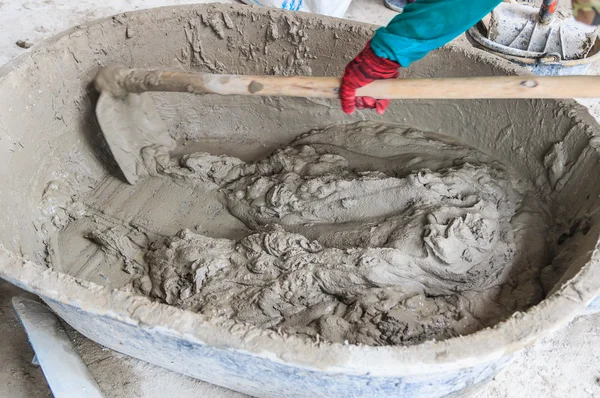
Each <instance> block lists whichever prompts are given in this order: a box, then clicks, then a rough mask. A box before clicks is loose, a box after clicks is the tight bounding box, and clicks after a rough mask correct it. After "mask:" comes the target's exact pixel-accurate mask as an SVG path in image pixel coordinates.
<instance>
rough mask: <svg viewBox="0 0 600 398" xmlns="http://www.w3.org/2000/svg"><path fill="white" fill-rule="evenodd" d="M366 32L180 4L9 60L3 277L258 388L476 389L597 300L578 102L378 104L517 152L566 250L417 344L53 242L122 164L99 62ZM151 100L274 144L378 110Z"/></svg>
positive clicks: (287, 57)
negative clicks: (260, 309)
mask: <svg viewBox="0 0 600 398" xmlns="http://www.w3.org/2000/svg"><path fill="white" fill-rule="evenodd" d="M371 33H372V27H370V26H367V25H362V24H358V23H353V22H349V21H343V20H336V19H328V18H322V17H318V16H312V15H305V14H290V13H284V12H276V11H265V10H259V9H257V10H255V9H251V8H247V7H233V6H192V7H173V8H162V9H154V10H148V11H139V12H134V13H129V14H124V15H118V16H115V17H113V18H111V19H107V20H103V21H99V22H97V23H93V24H90V25H86V26H78V27H76V28H74V29H73V30H71V31H68V32H66V33H64V34H62V35H60V36H58V37H56V38H54V39H52V40H50V41H48V42H45V43H43V44H41V45H39V46H38V47H37V48H35V49H33V51H31V52H30V53H28V54H26V55H24V56H22V57H20V58H19V59H17V60H15V61H14V62H12V63H10V64H8V65H6V66H4V67H3V68H1V69H0V92H1V93H2V97H1V98H0V153H2V156H1V158H0V159H1V160H0V164H1V166H0V184H1V186H2V187H3V194H2V196H1V197H0V204H1V205H2V206H3V208H4V209H5V211H4V212H3V213H2V216H1V217H2V218H1V220H2V227H1V228H0V276H1V277H2V278H5V279H7V280H8V281H10V282H12V283H15V284H17V285H18V286H20V287H22V288H24V289H26V290H29V291H31V292H33V293H35V294H38V295H39V296H40V297H42V299H43V300H44V301H46V302H47V303H48V305H50V307H51V308H52V309H54V310H55V311H56V312H57V313H58V314H59V315H60V316H61V317H62V318H63V319H64V320H65V321H66V322H68V323H69V324H70V325H72V326H73V327H74V328H75V329H77V330H78V331H79V332H81V333H82V334H84V335H85V336H87V337H89V338H91V339H93V340H95V341H97V342H99V343H101V344H103V345H105V346H107V347H109V348H112V349H114V350H117V351H120V352H122V353H125V354H128V355H131V356H133V357H136V358H139V359H142V360H145V361H148V362H150V363H153V364H156V365H159V366H163V367H165V368H168V369H171V370H174V371H177V372H180V373H183V374H186V375H189V376H191V377H195V378H198V379H202V380H205V381H208V382H211V383H214V384H218V385H221V386H224V387H227V388H230V389H233V390H237V391H241V392H244V393H248V394H251V395H254V396H260V397H277V396H285V397H308V396H323V397H326V396H327V397H329V396H364V397H375V396H410V397H439V396H447V395H451V394H467V393H468V392H469V391H471V390H472V389H475V388H477V387H478V386H480V385H481V384H482V383H484V382H485V381H486V380H489V379H490V378H491V377H493V376H494V375H495V374H496V373H497V372H498V371H500V370H501V369H502V368H503V367H504V366H506V365H508V364H509V362H510V360H511V358H512V357H513V356H514V354H515V353H516V352H518V351H520V350H522V349H523V348H525V347H527V346H529V345H532V344H534V343H535V342H536V341H537V340H539V339H540V338H543V337H545V336H547V335H549V334H550V333H553V332H556V331H558V330H560V328H562V327H564V326H565V325H567V324H568V323H569V322H570V321H572V320H573V319H574V318H575V317H576V316H579V315H581V314H584V313H585V311H586V308H587V310H588V311H591V310H593V306H594V303H593V300H594V297H595V296H596V295H597V293H598V291H599V290H600V253H599V250H598V247H599V246H598V241H599V240H598V237H599V236H600V226H599V224H598V219H599V217H600V212H596V209H598V208H599V207H600V183H599V180H598V170H599V169H600V149H599V148H600V135H599V131H600V130H599V128H598V125H597V123H596V122H595V121H594V120H593V118H592V117H591V116H590V115H589V114H588V113H587V112H586V111H585V110H584V109H583V108H582V107H580V106H578V105H577V104H576V103H575V102H573V101H551V100H544V101H541V100H540V101H537V100H534V101H529V100H519V101H398V102H394V103H393V104H392V106H391V107H390V110H389V111H388V112H387V113H386V114H385V116H383V118H382V120H383V121H386V122H391V123H402V124H405V125H411V126H415V127H418V128H421V129H424V130H428V131H436V132H443V133H444V134H447V135H451V136H454V137H456V138H458V139H460V140H461V141H463V142H465V143H467V144H470V145H472V146H475V147H477V148H478V149H480V150H482V151H484V152H488V153H490V154H492V155H493V156H495V157H496V158H498V159H499V160H501V161H503V162H504V163H506V164H510V165H512V166H513V168H514V169H515V170H517V171H519V172H520V173H521V174H522V175H524V176H527V177H528V178H529V179H530V180H531V181H532V182H533V183H534V184H535V186H536V187H537V189H539V192H540V195H542V196H543V197H545V198H547V201H548V203H549V204H550V205H551V211H552V213H553V216H554V218H555V219H556V220H560V222H559V221H557V222H556V225H555V226H554V227H555V229H556V230H557V231H559V232H561V233H559V234H558V235H559V236H560V238H559V239H558V242H557V245H556V255H557V256H563V258H564V256H566V258H568V260H569V261H568V264H569V267H568V268H565V269H561V270H557V273H558V274H559V276H560V277H559V278H558V282H557V284H556V288H555V289H552V291H549V292H548V295H547V297H546V299H544V300H543V301H542V302H541V303H540V304H539V305H537V306H535V307H533V308H531V309H529V310H528V311H526V312H524V313H518V314H515V315H513V316H512V317H511V318H510V319H508V320H507V321H505V322H502V323H500V324H498V325H497V326H495V327H493V328H490V329H486V330H482V331H480V332H477V333H474V334H472V335H468V336H463V337H458V338H453V339H449V340H446V341H443V342H433V341H432V342H427V343H423V344H420V345H416V346H411V347H366V346H352V345H343V344H327V343H319V344H311V343H307V342H306V341H304V340H301V339H298V338H295V337H289V336H282V335H279V334H277V333H276V332H271V331H264V330H259V329H257V328H254V327H250V326H244V325H240V324H235V323H234V322H232V321H228V320H222V319H206V318H205V317H204V316H202V315H200V314H196V313H192V312H188V311H183V310H180V309H177V308H175V307H171V306H167V305H163V304H160V303H156V302H152V301H151V300H150V299H148V298H146V297H143V296H140V295H135V294H133V293H131V292H130V291H128V290H126V289H117V288H119V287H123V286H124V284H125V282H126V277H125V276H123V277H122V278H121V279H120V280H119V282H120V283H113V282H109V280H114V278H113V279H110V278H106V275H107V274H108V273H109V271H110V272H116V274H119V272H121V270H117V271H114V270H112V271H111V270H109V268H110V264H105V266H98V267H96V268H94V269H91V270H89V269H86V270H84V271H85V272H84V271H83V270H82V269H80V268H77V267H64V266H61V262H60V253H56V252H53V250H52V247H53V245H52V239H53V236H55V234H54V233H55V232H56V230H57V229H59V228H60V227H61V225H62V222H61V220H62V218H63V217H65V216H70V215H72V214H69V212H73V211H74V209H72V208H70V207H69V206H68V204H69V203H71V202H72V201H73V200H76V199H77V198H79V197H82V196H85V195H86V194H87V193H88V192H89V191H90V190H91V189H92V187H94V186H97V185H98V184H99V183H100V182H101V181H103V180H104V179H106V178H107V176H108V175H117V174H118V170H116V168H115V166H114V162H113V161H112V159H111V156H110V153H109V152H108V150H107V148H106V145H105V143H104V141H103V140H102V134H101V132H100V131H99V129H98V126H97V123H96V121H95V119H94V116H93V109H94V104H95V100H96V99H97V94H96V93H95V92H94V90H93V88H92V87H91V81H92V79H93V77H94V75H95V73H96V72H97V70H98V68H99V67H100V66H102V65H106V64H108V63H112V62H121V63H124V64H126V65H129V66H136V67H173V68H179V69H185V70H197V71H205V72H217V73H240V74H273V73H275V74H304V75H306V74H312V75H315V76H326V75H339V74H340V73H341V71H342V70H343V67H344V65H345V64H346V62H347V61H348V60H349V59H350V58H352V56H353V55H354V54H355V53H357V52H358V51H359V50H360V49H361V47H362V46H363V45H364V43H365V41H366V40H367V39H368V38H369V37H370V35H371ZM332 43H333V45H332ZM403 72H404V75H405V76H408V77H457V76H477V75H481V76H483V75H505V74H517V73H519V70H518V69H515V68H514V67H513V66H510V65H509V64H505V63H502V62H501V61H496V60H494V59H493V58H489V57H488V56H487V55H486V54H483V53H481V52H477V51H476V50H470V49H464V48H462V47H460V46H450V47H447V48H444V49H442V50H439V51H437V52H435V53H433V54H431V55H430V56H428V57H427V58H426V59H425V60H423V61H421V62H419V63H417V64H415V65H414V66H413V67H411V68H410V69H409V70H407V71H403ZM155 99H156V101H157V104H158V107H159V110H160V112H161V114H162V116H163V118H164V119H165V121H166V123H167V125H169V126H170V129H171V131H170V132H171V133H172V134H173V135H174V136H175V137H176V138H177V140H178V141H179V142H180V143H182V144H184V143H187V144H190V145H191V143H193V142H195V141H198V140H200V139H206V138H210V139H214V140H219V139H222V140H225V139H227V140H230V139H232V138H233V139H237V140H239V141H240V142H245V141H246V140H247V141H250V142H253V143H259V144H260V145H259V147H260V148H262V150H264V151H268V150H269V149H272V148H276V147H278V146H281V145H284V144H286V143H288V142H289V141H290V140H291V139H293V138H294V137H296V136H297V135H299V134H302V133H304V132H306V131H308V130H310V129H312V128H317V127H323V126H326V125H330V124H334V123H351V122H355V121H357V120H365V119H379V118H380V117H379V116H376V115H374V114H373V113H368V112H364V113H358V114H356V115H354V116H346V115H344V114H343V113H342V112H341V111H340V110H339V107H338V105H337V104H336V103H335V101H325V100H304V99H281V98H265V99H259V98H237V97H216V96H192V95H188V94H166V95H162V94H161V95H156V96H155ZM275 132H277V134H275ZM123 189H125V188H123ZM67 210H68V211H67ZM75 210H76V209H75ZM107 216H110V215H107ZM175 227H176V226H175ZM549 233H550V232H549ZM50 265H51V267H50ZM590 303H591V306H590Z"/></svg>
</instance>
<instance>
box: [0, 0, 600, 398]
mask: <svg viewBox="0 0 600 398" xmlns="http://www.w3.org/2000/svg"><path fill="white" fill-rule="evenodd" d="M208 2H210V1H193V0H170V1H169V0H124V1H123V0H106V1H104V2H101V3H102V4H99V2H97V1H91V0H0V65H2V64H4V63H5V62H8V61H9V60H10V59H12V58H14V57H15V56H18V55H19V54H21V53H23V52H24V51H26V50H24V49H22V48H20V47H18V46H17V45H16V44H15V43H16V41H17V40H26V41H28V42H31V43H33V44H37V43H39V42H40V41H41V40H43V39H45V38H47V37H49V36H51V35H53V34H55V33H58V32H60V31H62V30H64V29H67V28H69V27H70V26H72V25H76V24H81V23H84V22H86V21H90V20H94V19H97V18H101V17H105V16H109V15H112V14H115V13H118V12H122V11H126V10H135V9H141V8H149V7H155V6H162V5H175V4H189V3H208ZM222 2H224V3H235V2H236V1H235V0H226V1H222ZM393 15H394V14H393V13H392V12H390V11H389V10H387V9H386V8H385V7H384V6H383V5H382V4H381V0H355V1H354V2H353V5H352V6H351V8H350V10H349V12H348V14H347V17H349V18H352V19H357V20H361V21H365V22H372V23H379V24H384V23H385V22H386V21H387V20H389V19H390V18H391V17H392V16H393ZM594 69H597V68H594ZM585 104H586V105H587V106H589V107H590V108H591V109H592V110H593V113H594V114H596V116H597V117H598V113H599V112H597V111H598V110H600V101H586V103H585ZM24 294H25V293H24V292H22V291H21V290H19V289H17V288H16V287H13V286H11V285H9V284H7V283H6V282H4V281H0V336H2V339H0V397H15V398H17V397H31V398H39V397H49V396H51V395H50V392H49V390H48V387H47V385H46V382H45V379H44V377H43V375H42V372H41V370H40V369H39V368H37V367H35V366H33V365H31V359H32V357H33V352H32V350H31V348H30V346H29V344H28V342H27V339H26V336H25V333H24V332H23V330H22V328H21V326H20V324H19V322H18V320H17V319H16V315H15V314H14V311H13V309H12V305H11V298H12V297H13V296H15V295H24ZM70 334H71V336H72V338H73V340H74V341H75V343H76V346H77V347H78V349H79V351H80V353H81V355H82V357H83V359H84V361H85V362H86V364H87V365H88V366H89V368H90V370H91V372H92V374H93V375H94V377H95V378H96V379H97V380H98V383H99V384H100V387H101V388H102V390H103V391H104V392H105V394H106V396H107V397H148V398H152V397H164V396H178V397H241V396H242V395H241V394H237V393H234V392H231V391H227V390H224V389H221V388H219V387H214V386H211V385H209V384H206V383H202V382H199V381H196V380H193V379H190V378H188V377H185V376H181V375H178V374H175V373H172V372H169V371H166V370H163V369H161V368H157V367H155V366H152V365H149V364H146V363H144V362H140V361H137V360H134V359H131V358H129V357H126V356H124V355H121V354H118V353H115V352H113V351H110V350H107V349H104V348H102V347H100V346H99V345H97V344H95V343H93V342H91V341H89V340H87V339H86V338H84V337H82V336H81V335H79V334H78V333H76V332H74V331H72V330H70ZM599 338H600V316H598V315H594V316H587V317H581V318H579V319H577V320H576V321H575V322H573V324H571V325H570V326H569V327H568V328H566V329H565V330H563V331H561V332H560V333H559V334H557V335H556V336H554V338H552V339H547V340H546V341H543V342H541V343H540V344H538V345H536V346H535V347H533V348H532V349H529V350H527V351H525V352H524V353H523V354H522V355H520V356H519V357H518V358H517V359H516V360H515V362H514V363H513V364H512V365H511V366H510V367H509V368H508V369H507V370H506V371H504V372H503V373H502V374H500V375H499V376H498V377H496V379H495V380H494V381H492V382H491V383H490V384H489V385H488V386H486V387H485V388H484V389H483V390H482V391H481V392H480V393H479V394H477V395H476V396H477V398H492V397H494V398H495V397H524V396H526V397H531V398H535V397H567V396H572V397H596V396H600V344H598V339H599Z"/></svg>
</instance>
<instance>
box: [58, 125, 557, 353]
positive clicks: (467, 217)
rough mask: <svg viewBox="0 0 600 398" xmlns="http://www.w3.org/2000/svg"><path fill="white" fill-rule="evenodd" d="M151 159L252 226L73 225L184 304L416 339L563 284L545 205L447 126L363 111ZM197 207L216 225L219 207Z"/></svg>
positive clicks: (146, 288)
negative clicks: (220, 234) (219, 233)
mask: <svg viewBox="0 0 600 398" xmlns="http://www.w3.org/2000/svg"><path fill="white" fill-rule="evenodd" d="M225 151H226V149H225ZM159 152H160V151H159ZM149 164H151V166H152V167H153V168H154V170H151V171H150V174H151V175H156V177H154V178H167V179H172V180H174V181H177V182H178V183H179V184H186V185H191V186H192V187H191V188H190V189H191V190H192V191H195V192H202V193H203V194H206V193H211V192H214V193H215V194H214V195H210V194H208V195H207V199H206V200H207V201H209V200H210V197H212V198H216V200H217V201H218V202H220V204H221V205H222V207H224V208H225V209H226V212H222V213H223V217H231V216H234V217H235V218H237V219H238V220H240V221H242V222H243V223H244V225H245V226H246V227H247V228H248V232H247V233H246V234H245V236H243V237H242V238H241V239H230V238H216V237H214V236H210V235H204V234H201V233H197V232H194V231H191V230H182V231H180V232H179V233H178V234H176V235H175V236H171V237H166V238H164V237H161V238H159V239H158V240H155V239H152V237H150V236H148V235H147V234H143V233H141V232H140V231H139V230H136V229H135V228H132V227H131V226H125V227H126V228H124V229H121V228H118V227H110V228H105V227H104V226H103V225H100V224H96V223H95V221H94V218H89V219H86V221H84V222H80V224H82V225H86V224H92V225H86V226H85V230H86V231H92V232H91V233H90V232H88V233H86V234H87V236H86V237H87V238H89V239H91V240H93V241H94V242H95V243H96V244H97V245H99V246H100V247H101V248H102V249H103V250H104V251H105V252H107V254H112V255H114V256H117V257H120V258H121V260H122V262H123V264H124V266H125V268H126V269H127V272H129V273H130V274H132V275H133V284H132V285H133V288H134V290H135V291H136V292H138V293H141V294H146V295H148V296H150V297H151V298H153V299H156V300H159V301H160V302H162V303H166V304H169V305H174V306H177V307H180V308H183V309H186V310H190V311H195V312H199V313H202V314H204V315H207V316H219V317H226V318H230V319H233V320H235V321H238V322H243V323H246V324H251V325H254V326H258V327H261V328H268V329H272V330H276V331H278V332H280V333H286V334H292V335H297V336H300V337H305V338H307V339H311V340H313V341H327V342H337V343H346V344H348V343H350V344H365V345H412V344H418V343H420V342H423V341H426V340H432V339H433V340H444V339H447V338H450V337H455V336H461V335H466V334H469V333H472V332H475V331H477V330H480V329H482V328H485V327H488V326H492V325H493V324H495V323H497V322H499V321H501V320H504V319H506V318H507V317H508V316H510V315H511V314H512V313H514V312H515V311H523V310H525V309H526V308H528V307H530V306H532V305H535V304H537V303H538V302H540V301H541V300H542V298H543V297H544V296H545V294H546V293H547V291H548V290H549V289H550V288H551V287H552V286H553V282H555V281H554V280H553V279H552V276H551V275H549V276H548V279H549V284H548V285H547V286H546V288H544V286H543V285H544V283H542V280H541V278H540V275H542V276H543V275H544V273H543V272H542V267H543V266H545V265H546V264H548V262H549V259H550V255H551V253H552V252H551V245H550V244H549V243H547V242H546V241H545V239H548V242H550V241H552V242H553V241H555V239H554V238H553V237H552V234H546V235H544V234H543V233H542V232H543V231H548V230H550V225H549V223H548V222H547V216H546V215H547V214H548V212H547V211H546V210H545V208H544V205H543V204H542V202H541V201H540V200H539V199H537V197H536V193H535V190H534V189H533V188H532V187H530V186H529V185H528V184H527V183H526V182H525V180H521V179H519V177H518V175H517V174H515V173H514V172H511V171H510V170H508V169H507V168H506V167H505V166H504V165H501V164H499V163H497V162H495V161H494V160H493V159H492V158H490V157H489V156H486V155H484V154H483V153H481V152H479V151H477V150H476V149H473V148H468V147H466V146H463V145H461V144H460V143H458V142H456V141H453V140H450V139H449V138H448V137H443V136H442V135H439V134H433V133H427V132H423V131H419V130H415V129H413V128H410V127H403V126H396V125H387V124H380V123H376V122H359V123H355V124H350V125H341V126H332V127H329V128H324V129H320V130H314V131H311V132H310V133H307V134H305V135H303V136H301V137H299V138H297V139H295V140H294V141H293V142H292V143H290V145H289V146H287V147H284V148H282V149H279V150H276V151H275V152H273V153H272V154H270V155H268V156H267V157H265V158H262V159H257V160H255V161H243V160H241V159H239V158H236V157H233V156H228V155H219V156H216V155H212V154H210V153H202V152H196V153H192V154H187V155H185V156H183V157H182V158H180V159H170V160H169V161H166V162H165V161H164V160H162V161H158V162H157V161H156V160H155V159H152V161H151V162H149ZM154 186H155V185H154V184H152V183H151V182H149V181H146V180H142V181H140V182H139V183H138V184H137V187H136V190H137V192H138V194H139V192H141V191H144V190H146V189H147V190H149V191H151V190H153V189H154ZM146 187H147V188H146ZM179 200H180V202H179V203H173V202H156V205H155V206H152V205H148V204H146V205H145V206H146V209H145V211H147V212H150V213H155V212H156V213H162V212H164V211H165V206H166V207H179V206H181V205H182V204H183V203H184V202H185V201H186V200H187V198H185V197H184V198H180V199H179ZM84 202H85V200H84ZM198 211H200V212H202V211H204V212H205V213H204V214H202V217H203V218H206V219H211V220H212V221H211V222H215V223H220V222H221V220H220V218H219V217H217V216H216V215H215V211H216V212H220V211H221V209H220V207H219V206H204V207H203V208H201V209H198ZM197 229H198V228H197ZM124 231H128V232H127V233H124ZM132 231H133V232H132ZM59 251H61V252H64V251H69V248H68V247H67V248H66V249H65V248H61V249H59Z"/></svg>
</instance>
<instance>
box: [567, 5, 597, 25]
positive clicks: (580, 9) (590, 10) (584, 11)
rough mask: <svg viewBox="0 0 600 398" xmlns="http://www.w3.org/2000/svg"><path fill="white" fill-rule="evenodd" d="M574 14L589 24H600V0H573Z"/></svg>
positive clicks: (579, 19)
mask: <svg viewBox="0 0 600 398" xmlns="http://www.w3.org/2000/svg"><path fill="white" fill-rule="evenodd" d="M572 2H573V16H574V17H575V19H576V20H578V21H579V22H583V23H586V24H588V25H600V0H572Z"/></svg>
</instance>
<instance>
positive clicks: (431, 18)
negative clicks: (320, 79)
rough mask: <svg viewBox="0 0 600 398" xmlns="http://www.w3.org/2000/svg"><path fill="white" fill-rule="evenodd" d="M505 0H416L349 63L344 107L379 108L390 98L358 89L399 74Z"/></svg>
mask: <svg viewBox="0 0 600 398" xmlns="http://www.w3.org/2000/svg"><path fill="white" fill-rule="evenodd" d="M501 2H502V0H477V1H465V0H416V1H415V2H414V3H410V4H408V5H407V6H406V7H405V8H404V11H403V12H402V14H399V15H397V16H396V17H395V18H394V19H392V21H391V22H390V23H389V24H388V26H386V27H384V28H380V29H378V30H377V32H375V36H374V37H373V39H372V40H371V42H370V43H369V44H368V45H367V46H366V47H365V49H364V50H363V51H362V52H361V53H360V54H359V56H357V57H356V58H355V59H354V60H353V61H352V62H350V63H349V64H348V66H347V67H346V70H345V72H344V77H343V79H342V86H341V87H340V97H341V99H342V109H343V110H344V112H346V113H352V112H353V111H354V109H355V108H356V107H359V108H376V109H377V110H378V112H379V113H383V111H384V110H385V108H386V107H387V104H388V102H389V101H375V100H374V99H372V98H356V96H355V94H356V89H358V88H360V87H362V86H365V85H367V84H369V83H371V82H372V81H374V80H376V79H389V78H393V77H397V76H398V74H397V69H398V68H399V67H401V66H402V67H407V66H408V65H410V63H411V62H414V61H416V60H419V59H421V58H423V57H424V56H425V55H427V53H429V52H430V51H431V50H434V49H436V48H439V47H442V46H443V45H444V44H446V43H448V42H450V41H451V40H453V39H454V38H456V37H458V36H459V35H460V34H462V33H463V32H465V31H466V30H467V29H469V28H470V27H472V26H473V25H475V24H476V23H477V22H478V21H479V20H480V19H482V18H483V17H484V16H485V15H487V14H488V13H489V12H490V11H492V9H494V7H496V6H497V5H498V4H500V3H501Z"/></svg>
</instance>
